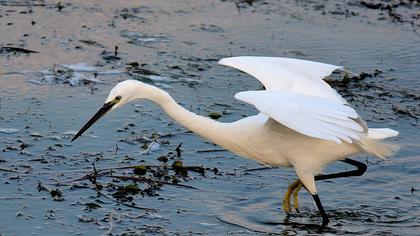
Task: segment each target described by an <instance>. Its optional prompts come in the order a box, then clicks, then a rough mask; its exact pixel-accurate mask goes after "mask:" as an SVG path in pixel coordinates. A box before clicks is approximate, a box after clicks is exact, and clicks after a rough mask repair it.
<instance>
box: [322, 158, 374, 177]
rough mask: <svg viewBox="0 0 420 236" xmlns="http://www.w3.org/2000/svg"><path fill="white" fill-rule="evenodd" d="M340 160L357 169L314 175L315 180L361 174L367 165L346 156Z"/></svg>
mask: <svg viewBox="0 0 420 236" xmlns="http://www.w3.org/2000/svg"><path fill="white" fill-rule="evenodd" d="M342 162H345V163H347V164H350V165H352V166H355V167H357V169H356V170H351V171H345V172H339V173H333V174H326V175H317V176H315V181H318V180H324V179H335V178H342V177H350V176H361V175H363V174H364V173H365V171H366V170H367V166H366V165H365V164H364V163H362V162H359V161H355V160H352V159H348V158H346V159H344V160H342Z"/></svg>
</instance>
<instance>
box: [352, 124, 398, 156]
mask: <svg viewBox="0 0 420 236" xmlns="http://www.w3.org/2000/svg"><path fill="white" fill-rule="evenodd" d="M397 135H398V131H395V130H393V129H389V128H382V129H369V131H368V135H367V136H364V137H362V138H361V139H360V141H359V142H358V144H359V146H360V147H361V148H362V149H363V150H364V151H365V152H366V153H368V154H371V155H374V156H377V157H379V158H382V159H384V158H386V157H390V156H392V155H393V154H394V153H395V152H397V151H398V150H399V146H398V145H397V144H393V143H389V142H384V141H381V140H382V139H386V138H390V137H395V136H397Z"/></svg>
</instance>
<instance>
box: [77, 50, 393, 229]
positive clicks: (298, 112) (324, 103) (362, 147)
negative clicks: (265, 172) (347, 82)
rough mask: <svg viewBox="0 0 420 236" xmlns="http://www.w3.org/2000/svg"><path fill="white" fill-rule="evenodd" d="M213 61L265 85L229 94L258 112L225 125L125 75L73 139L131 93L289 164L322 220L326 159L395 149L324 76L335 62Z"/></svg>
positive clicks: (220, 138)
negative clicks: (319, 187)
mask: <svg viewBox="0 0 420 236" xmlns="http://www.w3.org/2000/svg"><path fill="white" fill-rule="evenodd" d="M219 63H220V64H222V65H227V66H231V67H234V68H236V69H239V70H242V71H244V72H246V73H248V74H250V75H252V76H254V77H255V78H257V79H258V80H259V81H260V82H261V83H262V84H263V85H264V86H265V88H266V90H260V91H244V92H239V93H237V94H236V95H235V98H237V99H239V100H241V101H244V102H246V103H249V104H252V105H253V106H255V107H256V108H257V109H258V110H259V111H260V112H261V113H260V114H257V115H255V116H250V117H246V118H244V119H241V120H238V121H235V122H232V123H222V122H218V121H215V120H212V119H209V118H207V117H203V116H200V115H197V114H195V113H192V112H190V111H188V110H186V109H185V108H183V107H182V106H180V105H179V104H178V103H176V102H175V101H174V100H173V99H172V97H171V96H170V95H169V94H168V93H166V92H165V91H163V90H161V89H159V88H157V87H154V86H152V85H148V84H145V83H142V82H139V81H134V80H126V81H123V82H120V83H118V84H117V85H116V86H115V87H114V88H113V89H112V90H111V92H110V94H109V96H108V98H107V100H106V102H105V105H104V106H103V107H102V108H101V109H100V110H99V111H98V113H97V114H96V115H95V116H94V117H92V119H90V120H89V121H88V122H87V124H86V125H85V126H84V127H82V129H81V130H80V131H79V132H78V133H77V134H76V136H75V137H74V138H73V140H75V139H76V138H77V137H79V136H80V135H81V134H82V133H83V132H84V131H86V130H87V129H88V128H89V127H90V126H91V125H92V124H93V123H94V122H95V121H96V120H98V119H99V118H100V117H101V116H102V115H104V114H106V113H107V112H109V111H112V110H114V109H116V108H117V107H120V106H122V105H124V104H126V103H127V102H130V101H133V100H136V99H148V100H151V101H153V102H155V103H157V104H159V105H160V106H161V107H162V108H163V109H164V110H165V112H166V113H167V114H168V115H169V116H170V117H172V118H173V119H174V120H175V121H177V122H178V123H180V124H181V125H183V126H185V127H186V128H188V129H190V130H192V131H193V132H195V133H197V134H198V135H201V136H202V137H204V138H206V139H209V140H211V141H212V142H214V143H216V144H218V145H220V146H222V147H224V148H226V149H228V150H230V151H232V152H234V153H236V154H238V155H240V156H242V157H245V158H249V159H253V160H256V161H259V162H261V163H264V164H267V165H271V166H285V167H287V166H293V168H294V169H295V171H296V174H297V176H298V177H299V179H300V181H301V182H302V183H303V185H304V186H305V188H306V189H307V190H308V191H309V192H310V193H311V194H312V195H313V197H314V200H315V202H316V203H317V206H318V208H319V209H320V212H321V215H322V217H323V224H326V223H328V218H327V216H326V214H325V212H324V210H323V208H322V205H321V203H320V200H319V198H318V195H317V191H316V186H315V178H314V176H316V175H318V174H319V173H320V172H321V170H322V168H323V167H324V166H325V165H327V164H329V163H331V162H334V161H337V160H344V159H345V158H346V157H348V156H350V155H354V154H359V153H369V154H372V155H375V156H377V157H381V158H383V157H385V156H388V155H391V154H392V152H393V151H395V146H393V145H391V144H387V143H383V142H380V141H379V140H381V139H385V138H389V137H393V136H397V135H398V132H397V131H395V130H392V129H389V128H382V129H368V128H367V126H366V123H365V122H364V121H363V120H362V119H361V118H360V117H359V115H358V114H357V113H356V111H355V110H354V109H353V108H352V107H350V105H349V104H348V103H347V102H346V101H345V100H344V99H343V98H342V97H341V96H340V95H339V94H338V93H337V92H336V91H335V90H334V89H332V88H331V87H330V86H329V85H328V84H327V83H326V82H325V81H324V80H323V78H325V77H326V76H328V75H330V74H331V73H332V72H333V71H334V70H337V69H342V67H340V66H334V65H328V64H324V63H319V62H312V61H305V60H298V59H291V58H274V57H232V58H224V59H222V60H220V61H219ZM362 165H363V164H362Z"/></svg>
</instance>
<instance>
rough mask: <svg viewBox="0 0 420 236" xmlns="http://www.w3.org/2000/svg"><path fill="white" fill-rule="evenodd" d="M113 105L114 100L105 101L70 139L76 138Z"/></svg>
mask: <svg viewBox="0 0 420 236" xmlns="http://www.w3.org/2000/svg"><path fill="white" fill-rule="evenodd" d="M114 105H115V102H113V101H111V102H107V103H105V104H104V105H103V106H102V107H101V109H99V111H98V112H96V114H95V115H94V116H93V117H92V118H90V120H89V121H88V122H87V123H86V124H85V125H84V126H83V127H82V128H81V129H80V130H79V132H77V134H76V135H75V136H74V137H73V139H72V140H71V141H72V142H73V141H74V140H76V139H77V138H78V137H79V136H80V135H82V134H83V133H84V132H85V131H86V130H87V129H89V127H90V126H92V125H93V123H95V122H96V121H97V120H99V119H100V118H101V117H102V116H104V115H105V114H106V113H107V112H108V111H109V110H110V109H111V108H112V107H113V106H114Z"/></svg>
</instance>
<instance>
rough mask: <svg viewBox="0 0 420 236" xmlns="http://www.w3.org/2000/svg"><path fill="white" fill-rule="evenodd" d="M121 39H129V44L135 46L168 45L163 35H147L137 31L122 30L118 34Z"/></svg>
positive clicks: (166, 38) (167, 40)
mask: <svg viewBox="0 0 420 236" xmlns="http://www.w3.org/2000/svg"><path fill="white" fill-rule="evenodd" d="M120 35H121V36H122V37H125V38H128V39H130V41H128V42H129V43H132V44H136V45H141V46H144V45H149V44H152V43H169V42H170V40H169V39H168V37H167V36H166V35H164V34H159V35H148V34H143V33H140V32H137V31H130V30H122V31H121V32H120Z"/></svg>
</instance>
